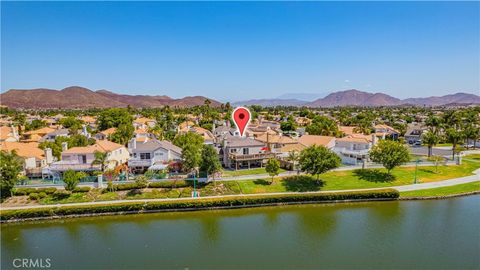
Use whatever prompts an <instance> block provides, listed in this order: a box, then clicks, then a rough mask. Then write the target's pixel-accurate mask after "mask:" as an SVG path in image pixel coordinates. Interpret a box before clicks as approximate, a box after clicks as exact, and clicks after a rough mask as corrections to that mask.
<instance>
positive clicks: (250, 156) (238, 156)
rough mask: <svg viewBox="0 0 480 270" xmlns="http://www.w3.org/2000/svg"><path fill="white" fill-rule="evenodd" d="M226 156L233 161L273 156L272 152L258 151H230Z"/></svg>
mask: <svg viewBox="0 0 480 270" xmlns="http://www.w3.org/2000/svg"><path fill="white" fill-rule="evenodd" d="M228 157H229V158H230V159H231V160H234V161H246V160H259V159H268V158H273V157H275V154H274V153H259V154H248V155H242V154H234V153H230V154H229V155H228Z"/></svg>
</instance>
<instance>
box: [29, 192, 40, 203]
mask: <svg viewBox="0 0 480 270" xmlns="http://www.w3.org/2000/svg"><path fill="white" fill-rule="evenodd" d="M39 198H40V196H39V195H38V193H36V192H32V193H30V194H29V195H28V199H29V200H32V201H36V200H38V199H39Z"/></svg>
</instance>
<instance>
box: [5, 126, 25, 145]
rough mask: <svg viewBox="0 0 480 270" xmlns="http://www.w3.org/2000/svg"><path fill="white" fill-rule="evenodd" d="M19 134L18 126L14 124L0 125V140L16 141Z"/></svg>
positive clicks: (18, 138)
mask: <svg viewBox="0 0 480 270" xmlns="http://www.w3.org/2000/svg"><path fill="white" fill-rule="evenodd" d="M19 140H20V136H19V135H18V127H16V126H1V127H0V142H18V141H19Z"/></svg>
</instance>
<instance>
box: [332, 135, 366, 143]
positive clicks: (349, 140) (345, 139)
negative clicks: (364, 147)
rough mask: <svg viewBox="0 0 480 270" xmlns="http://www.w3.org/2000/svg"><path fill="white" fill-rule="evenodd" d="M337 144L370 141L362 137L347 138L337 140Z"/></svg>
mask: <svg viewBox="0 0 480 270" xmlns="http://www.w3.org/2000/svg"><path fill="white" fill-rule="evenodd" d="M337 142H353V143H370V142H371V140H368V139H367V138H362V137H354V136H347V137H343V138H340V139H337Z"/></svg>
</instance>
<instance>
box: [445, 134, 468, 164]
mask: <svg viewBox="0 0 480 270" xmlns="http://www.w3.org/2000/svg"><path fill="white" fill-rule="evenodd" d="M446 135H447V141H448V142H450V143H452V158H453V159H455V152H456V151H457V145H458V144H459V143H460V142H461V141H462V140H463V135H464V134H463V132H462V131H461V130H457V129H456V128H449V129H447V130H446Z"/></svg>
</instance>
